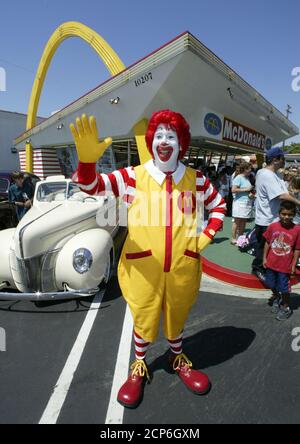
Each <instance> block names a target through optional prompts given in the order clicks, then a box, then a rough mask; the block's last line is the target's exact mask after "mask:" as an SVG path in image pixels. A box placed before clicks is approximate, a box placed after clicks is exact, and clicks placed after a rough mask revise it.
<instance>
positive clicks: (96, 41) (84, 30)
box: [26, 22, 126, 172]
mask: <svg viewBox="0 0 300 444" xmlns="http://www.w3.org/2000/svg"><path fill="white" fill-rule="evenodd" d="M70 37H79V38H81V39H83V40H85V41H86V42H87V43H88V44H89V45H90V46H91V47H92V48H93V49H94V50H95V51H96V52H97V54H98V55H99V57H100V58H101V59H102V61H103V62H104V64H105V65H106V67H107V69H108V70H109V72H110V73H111V75H113V76H114V75H116V74H119V73H120V72H121V71H123V70H124V69H125V68H126V67H125V65H124V64H123V62H122V61H121V59H120V58H119V57H118V55H117V54H116V53H115V51H114V50H113V49H112V48H111V46H109V44H108V43H107V42H106V41H105V40H104V39H103V38H102V37H101V36H100V35H99V34H98V33H96V32H95V31H93V30H92V29H91V28H89V27H88V26H85V25H83V24H82V23H78V22H66V23H63V24H62V25H61V26H59V27H58V28H57V29H56V31H55V32H54V33H53V34H52V36H51V37H50V39H49V41H48V43H47V45H46V47H45V49H44V52H43V55H42V58H41V60H40V63H39V67H38V70H37V73H36V76H35V80H34V84H33V88H32V92H31V97H30V102H29V107H28V114H27V123H26V130H29V129H31V128H32V127H33V126H34V125H35V124H36V117H37V110H38V105H39V102H40V97H41V92H42V89H43V85H44V81H45V78H46V74H47V72H48V68H49V66H50V63H51V61H52V58H53V56H54V54H55V52H56V50H57V49H58V47H59V46H60V44H61V43H62V42H63V41H64V40H66V39H67V38H70ZM32 157H33V156H32V147H31V145H30V143H26V170H27V171H29V172H32V170H33V160H32Z"/></svg>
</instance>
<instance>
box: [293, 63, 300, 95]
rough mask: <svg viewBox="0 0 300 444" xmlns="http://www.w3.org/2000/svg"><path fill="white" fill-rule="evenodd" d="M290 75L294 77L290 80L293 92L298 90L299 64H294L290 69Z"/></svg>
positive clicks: (299, 82)
mask: <svg viewBox="0 0 300 444" xmlns="http://www.w3.org/2000/svg"><path fill="white" fill-rule="evenodd" d="M291 74H292V76H293V77H295V78H294V79H293V81H292V90H293V91H295V92H299V91H300V66H295V68H293V69H292V73H291Z"/></svg>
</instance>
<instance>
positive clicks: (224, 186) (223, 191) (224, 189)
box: [218, 169, 229, 203]
mask: <svg viewBox="0 0 300 444" xmlns="http://www.w3.org/2000/svg"><path fill="white" fill-rule="evenodd" d="M218 182H219V193H220V195H221V196H222V197H223V199H224V200H225V202H226V203H227V200H228V195H229V180H228V177H227V174H226V170H225V169H223V170H222V171H220V175H219V180H218Z"/></svg>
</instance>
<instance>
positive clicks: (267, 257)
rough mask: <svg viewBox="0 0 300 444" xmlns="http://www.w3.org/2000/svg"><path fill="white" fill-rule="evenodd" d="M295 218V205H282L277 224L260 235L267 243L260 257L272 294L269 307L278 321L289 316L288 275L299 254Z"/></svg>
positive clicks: (293, 271)
mask: <svg viewBox="0 0 300 444" xmlns="http://www.w3.org/2000/svg"><path fill="white" fill-rule="evenodd" d="M295 215H296V205H295V204H294V203H293V202H290V201H282V202H281V205H280V210H279V219H280V220H279V222H274V223H273V224H271V225H270V226H269V227H268V228H267V230H266V231H265V233H264V234H263V236H264V237H265V239H266V244H265V248H264V257H263V265H264V267H265V268H266V284H267V286H268V287H269V288H271V290H272V291H273V296H272V298H271V299H270V304H271V305H272V307H273V308H272V311H273V313H276V315H277V316H276V319H277V320H278V321H283V320H285V319H288V318H289V317H290V316H291V315H292V310H291V308H290V275H291V274H295V271H296V264H297V261H298V258H299V254H300V226H298V225H295V224H294V223H293V219H294V217H295Z"/></svg>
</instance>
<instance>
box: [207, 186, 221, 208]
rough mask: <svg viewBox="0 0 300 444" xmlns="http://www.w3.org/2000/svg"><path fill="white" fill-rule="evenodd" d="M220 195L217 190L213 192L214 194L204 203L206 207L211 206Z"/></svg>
mask: <svg viewBox="0 0 300 444" xmlns="http://www.w3.org/2000/svg"><path fill="white" fill-rule="evenodd" d="M217 195H218V191H217V190H216V189H214V190H213V192H212V193H211V194H210V195H209V196H208V198H207V199H206V200H205V201H204V205H205V206H207V205H209V204H210V203H211V202H212V201H213V200H215V198H216V197H217Z"/></svg>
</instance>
